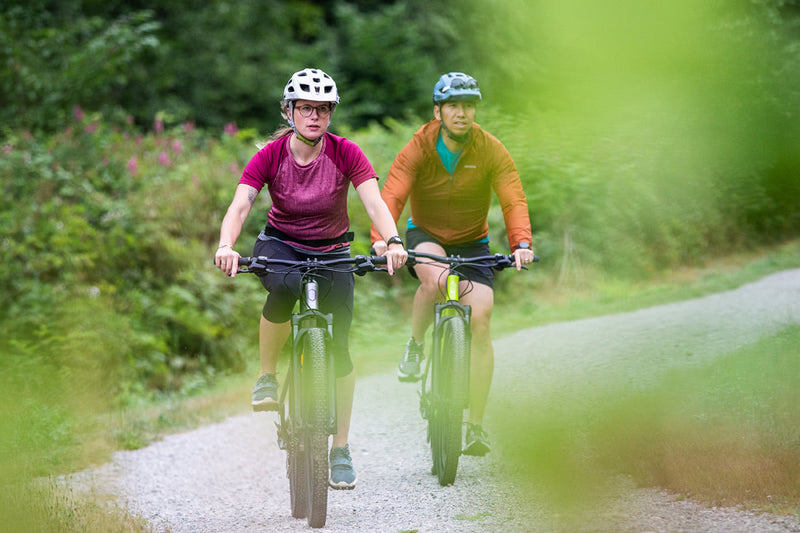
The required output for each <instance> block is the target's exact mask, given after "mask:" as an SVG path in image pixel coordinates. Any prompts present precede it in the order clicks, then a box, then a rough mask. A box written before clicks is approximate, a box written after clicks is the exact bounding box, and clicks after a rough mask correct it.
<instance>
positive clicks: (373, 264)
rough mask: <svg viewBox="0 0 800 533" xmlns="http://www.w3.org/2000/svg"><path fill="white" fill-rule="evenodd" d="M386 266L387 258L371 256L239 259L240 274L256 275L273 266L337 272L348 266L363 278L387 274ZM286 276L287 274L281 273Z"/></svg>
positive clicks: (259, 257)
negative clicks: (365, 275)
mask: <svg viewBox="0 0 800 533" xmlns="http://www.w3.org/2000/svg"><path fill="white" fill-rule="evenodd" d="M385 264H386V257H385V256H379V255H376V256H369V255H356V256H354V257H339V258H335V259H315V258H308V259H303V260H299V261H298V260H294V259H275V258H269V257H266V256H263V255H260V256H254V257H239V266H240V267H243V268H241V269H240V270H239V272H243V273H248V272H249V273H254V274H257V273H259V272H270V267H273V266H286V267H290V268H291V269H292V270H301V271H309V270H317V269H322V270H336V268H335V267H338V266H345V265H347V266H348V267H349V268H348V269H347V270H348V271H350V272H353V273H355V274H357V275H359V276H363V275H364V274H366V273H367V272H386V269H385V268H381V265H385ZM280 273H282V274H284V273H285V272H280Z"/></svg>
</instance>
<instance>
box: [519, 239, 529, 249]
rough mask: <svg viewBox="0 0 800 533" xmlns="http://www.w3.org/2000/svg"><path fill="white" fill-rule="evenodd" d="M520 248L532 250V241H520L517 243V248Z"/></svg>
mask: <svg viewBox="0 0 800 533" xmlns="http://www.w3.org/2000/svg"><path fill="white" fill-rule="evenodd" d="M519 249H522V250H530V249H531V243H529V242H528V241H520V243H519V244H518V245H517V250H519Z"/></svg>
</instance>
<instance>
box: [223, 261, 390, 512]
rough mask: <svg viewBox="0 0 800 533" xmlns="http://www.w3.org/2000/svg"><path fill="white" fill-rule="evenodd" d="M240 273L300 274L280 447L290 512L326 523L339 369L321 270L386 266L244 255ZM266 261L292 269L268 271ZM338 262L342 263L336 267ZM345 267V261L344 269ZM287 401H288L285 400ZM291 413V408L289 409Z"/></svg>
mask: <svg viewBox="0 0 800 533" xmlns="http://www.w3.org/2000/svg"><path fill="white" fill-rule="evenodd" d="M239 262H240V265H244V266H245V268H243V269H242V270H241V272H252V273H268V272H272V273H274V274H289V273H292V272H295V273H299V274H300V276H301V279H300V292H301V294H300V295H299V298H298V300H299V304H300V305H299V311H298V312H294V313H292V318H291V327H292V358H291V361H290V364H289V370H288V372H287V377H286V381H285V382H284V386H283V389H282V390H281V394H280V397H279V400H278V413H279V416H280V422H277V423H276V425H277V426H278V446H279V448H280V449H282V450H285V451H286V452H287V476H288V477H289V492H290V497H291V507H292V516H294V517H296V518H305V517H307V518H308V523H309V525H310V526H311V527H315V528H318V527H323V526H324V525H325V521H326V516H327V500H328V498H327V491H328V438H329V437H330V435H333V434H335V433H336V431H337V426H338V421H337V415H336V370H335V365H334V360H333V354H332V352H331V350H330V349H329V347H330V343H331V340H332V339H333V315H332V314H331V313H323V312H322V311H320V310H319V300H318V297H319V290H320V287H319V283H318V281H317V279H316V278H315V276H314V273H315V272H316V271H317V270H331V271H338V272H352V273H355V274H359V275H363V274H365V273H366V272H373V271H378V270H383V269H381V268H378V267H376V265H378V264H385V263H386V259H385V258H380V257H366V256H355V257H352V258H351V257H347V258H344V257H342V258H335V259H322V260H320V259H314V258H311V259H306V260H301V261H291V260H281V259H269V258H266V257H256V258H250V257H243V258H240V260H239ZM267 265H282V266H288V267H290V268H289V269H287V270H286V271H276V270H270V269H269V268H268V266H267ZM337 265H338V267H337ZM342 265H347V267H346V268H342V267H341V266H342ZM287 399H288V400H289V401H287ZM287 411H288V412H287Z"/></svg>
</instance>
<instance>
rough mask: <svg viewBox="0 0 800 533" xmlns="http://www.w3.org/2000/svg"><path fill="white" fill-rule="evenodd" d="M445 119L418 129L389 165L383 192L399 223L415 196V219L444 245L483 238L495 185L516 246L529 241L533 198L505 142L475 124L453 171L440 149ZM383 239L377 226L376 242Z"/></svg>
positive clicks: (510, 238)
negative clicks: (529, 198)
mask: <svg viewBox="0 0 800 533" xmlns="http://www.w3.org/2000/svg"><path fill="white" fill-rule="evenodd" d="M440 124H441V123H440V121H439V120H436V119H434V120H431V121H430V122H428V123H427V124H425V125H423V126H422V127H421V128H420V129H419V130H417V132H416V133H415V134H414V136H413V137H412V138H411V140H410V141H409V143H408V144H407V145H406V146H405V147H404V148H403V149H402V150H401V151H400V153H399V154H397V157H396V158H395V160H394V162H393V163H392V166H391V168H390V169H389V176H388V177H387V178H386V184H385V185H384V186H383V189H382V190H381V197H382V198H383V201H384V202H386V205H387V206H388V207H389V210H390V211H391V212H392V216H393V217H394V220H395V222H397V219H398V218H399V217H400V214H401V213H402V212H403V208H404V207H405V204H406V200H407V199H408V198H409V196H410V197H411V218H412V221H413V223H414V224H415V225H416V226H419V228H420V229H422V230H423V231H425V232H426V233H428V234H430V235H432V236H433V237H435V238H436V239H437V240H439V241H440V242H441V243H442V244H447V245H450V244H461V243H466V242H471V241H476V240H480V239H482V238H484V237H486V236H487V235H488V234H489V224H488V221H487V216H488V214H489V205H490V202H491V198H492V190H494V191H495V194H497V198H498V199H499V200H500V206H501V207H502V209H503V217H504V218H505V224H506V232H507V234H508V244H509V246H510V248H511V250H514V249H515V248H516V247H517V245H518V244H519V243H520V241H527V242H529V243H530V242H531V223H530V217H529V215H528V202H527V201H526V199H525V193H524V192H523V190H522V182H521V181H520V179H519V173H518V172H517V167H516V166H515V165H514V161H513V160H512V159H511V155H510V154H509V153H508V150H506V148H505V146H503V144H502V143H501V142H500V141H498V140H497V139H496V138H495V137H494V136H492V135H491V134H490V133H488V132H486V131H484V130H483V129H482V128H481V127H480V126H478V125H477V124H474V125H473V126H472V137H471V138H470V140H469V141H468V142H467V145H466V146H465V147H464V150H463V152H462V153H461V158H460V159H459V161H458V164H457V165H456V170H455V173H454V174H453V175H452V176H451V175H450V174H449V173H448V172H447V170H446V169H445V168H444V165H443V164H442V161H441V159H440V158H439V154H438V153H437V152H436V140H437V139H438V136H439V129H440ZM380 238H381V237H380V235H379V234H378V232H377V230H376V229H375V227H374V226H373V227H372V231H371V239H372V242H375V241H377V240H380Z"/></svg>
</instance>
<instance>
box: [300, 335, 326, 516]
mask: <svg viewBox="0 0 800 533" xmlns="http://www.w3.org/2000/svg"><path fill="white" fill-rule="evenodd" d="M304 347H305V348H304V351H303V354H304V355H303V358H304V361H303V370H304V371H303V374H304V389H305V390H304V396H303V398H304V400H303V401H304V402H305V404H306V406H305V407H306V409H305V411H304V412H305V422H306V428H305V432H304V439H305V442H304V443H305V452H306V453H305V459H306V463H305V466H306V477H307V480H308V482H307V487H308V525H310V526H311V527H313V528H319V527H323V526H325V520H326V518H327V514H328V427H329V425H330V420H329V418H330V406H329V405H328V403H329V398H330V391H329V388H328V387H329V382H328V372H329V371H328V355H327V348H326V343H325V333H324V330H322V329H320V328H311V329H309V330H308V331H307V333H306V336H305V341H304Z"/></svg>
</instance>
